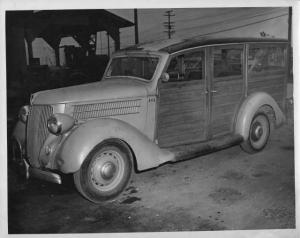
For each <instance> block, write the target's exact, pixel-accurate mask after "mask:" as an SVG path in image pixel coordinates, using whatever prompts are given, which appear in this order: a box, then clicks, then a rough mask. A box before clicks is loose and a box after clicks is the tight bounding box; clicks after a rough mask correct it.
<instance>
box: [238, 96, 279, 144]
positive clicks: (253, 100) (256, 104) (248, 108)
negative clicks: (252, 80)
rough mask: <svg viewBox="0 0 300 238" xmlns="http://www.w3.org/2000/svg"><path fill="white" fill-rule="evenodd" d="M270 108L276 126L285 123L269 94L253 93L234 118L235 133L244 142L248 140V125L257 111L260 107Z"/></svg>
mask: <svg viewBox="0 0 300 238" xmlns="http://www.w3.org/2000/svg"><path fill="white" fill-rule="evenodd" d="M265 105H267V106H270V107H271V108H272V109H273V111H274V113H275V119H276V122H275V124H276V126H279V125H281V124H282V123H283V122H284V121H285V116H284V114H283V113H282V111H281V109H280V108H279V106H278V104H277V103H276V101H275V100H274V98H272V97H271V96H270V95H269V94H267V93H265V92H257V93H253V94H251V95H250V96H248V97H247V98H246V100H245V101H244V102H243V103H242V105H241V107H240V109H239V112H238V114H237V117H236V124H235V133H236V134H239V135H241V136H242V137H243V138H244V140H247V139H248V136H249V130H250V125H251V122H252V119H253V117H254V115H255V113H256V112H257V110H258V109H259V108H260V107H262V106H265Z"/></svg>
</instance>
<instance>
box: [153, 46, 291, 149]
mask: <svg viewBox="0 0 300 238" xmlns="http://www.w3.org/2000/svg"><path fill="white" fill-rule="evenodd" d="M269 45H270V44H256V43H245V44H234V45H233V44H231V45H223V46H218V45H215V46H208V47H206V48H205V67H204V68H205V79H202V80H192V81H181V82H167V83H162V82H160V83H159V100H158V103H159V105H158V110H157V113H158V114H157V131H156V137H157V138H158V142H159V146H160V147H164V148H165V147H172V146H175V145H182V144H188V143H196V142H201V141H205V140H212V139H215V138H217V137H219V136H224V135H230V134H234V128H235V127H234V125H235V120H236V115H237V112H238V110H239V109H240V106H241V105H242V103H243V101H244V100H245V98H246V97H247V96H249V95H250V94H252V93H254V92H265V93H268V94H269V95H270V96H271V97H273V98H274V99H275V101H276V102H277V104H278V105H279V106H280V108H281V110H284V102H285V94H286V92H285V90H286V80H287V59H285V60H284V61H285V63H284V64H285V65H286V67H284V66H283V64H282V66H281V68H280V67H277V68H276V67H273V68H272V69H268V70H265V69H264V70H262V71H261V72H257V70H256V71H255V72H251V71H250V70H249V69H250V66H251V64H253V63H254V61H253V59H251V62H250V60H249V50H250V49H251V47H258V48H259V47H262V48H264V47H269ZM271 46H272V47H274V46H275V47H277V46H278V47H279V48H282V49H285V47H286V46H284V45H283V44H282V43H280V44H275V43H274V44H272V45H271ZM202 49H203V48H202ZM215 49H216V50H218V49H225V50H226V49H235V50H240V51H241V63H240V64H241V74H240V75H239V74H236V75H231V76H226V75H225V76H223V75H221V76H219V75H218V74H215V72H214V66H215V65H217V64H214V50H215ZM195 50H199V49H195ZM191 51H192V50H188V52H191ZM180 53H181V54H182V53H184V52H180ZM178 54H179V53H176V54H174V56H176V55H178ZM217 57H219V58H216V59H217V60H219V61H220V56H217ZM285 57H286V55H285ZM171 58H172V57H171ZM234 60H235V61H234V62H237V61H236V59H234ZM254 60H255V59H254ZM237 63H238V62H237ZM217 66H218V65H217ZM236 66H237V64H233V68H235V69H236ZM219 70H220V68H219ZM248 71H249V72H248ZM235 73H236V72H235ZM203 75H204V74H203Z"/></svg>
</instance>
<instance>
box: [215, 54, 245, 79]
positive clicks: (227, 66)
mask: <svg viewBox="0 0 300 238" xmlns="http://www.w3.org/2000/svg"><path fill="white" fill-rule="evenodd" d="M242 54H243V50H242V49H235V48H232V49H230V48H224V49H222V48H215V49H214V50H213V61H214V78H219V77H227V76H236V75H242Z"/></svg>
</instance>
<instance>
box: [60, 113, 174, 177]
mask: <svg viewBox="0 0 300 238" xmlns="http://www.w3.org/2000/svg"><path fill="white" fill-rule="evenodd" d="M110 138H117V139H120V140H123V141H124V142H126V143H127V144H128V145H129V147H130V148H131V149H132V150H133V153H134V155H135V158H136V162H137V169H138V170H145V169H149V168H153V167H157V166H159V165H160V164H162V163H165V162H167V161H170V160H172V159H173V158H174V155H173V154H172V153H171V152H169V151H167V150H163V149H160V148H159V147H158V146H157V145H156V144H155V143H153V142H152V141H151V140H150V139H149V138H148V137H146V136H145V135H144V134H142V133H141V132H140V131H139V130H138V129H136V128H135V127H133V126H131V125H129V124H128V123H126V122H124V121H121V120H118V119H110V118H105V119H95V120H90V121H87V122H85V123H84V124H82V125H80V126H78V127H77V128H75V129H74V130H73V131H72V132H71V133H70V135H69V136H68V137H67V138H66V139H65V140H64V142H63V143H62V145H61V147H60V149H59V152H58V154H57V156H56V163H57V167H58V169H59V170H60V171H61V172H63V173H74V172H76V171H77V170H79V169H80V166H81V164H82V163H83V161H84V160H85V158H86V157H87V156H88V154H89V153H90V151H91V150H92V149H93V148H94V147H95V146H96V145H97V144H99V143H100V142H102V141H104V140H106V139H110Z"/></svg>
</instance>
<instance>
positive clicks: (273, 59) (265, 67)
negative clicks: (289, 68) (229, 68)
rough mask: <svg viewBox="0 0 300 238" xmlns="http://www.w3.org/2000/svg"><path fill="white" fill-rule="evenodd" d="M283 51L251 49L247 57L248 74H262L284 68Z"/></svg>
mask: <svg viewBox="0 0 300 238" xmlns="http://www.w3.org/2000/svg"><path fill="white" fill-rule="evenodd" d="M284 51H285V49H284V48H282V47H275V46H274V47H273V46H262V47H251V48H250V49H249V56H248V72H249V73H251V72H256V73H259V72H264V71H270V70H276V69H283V68H284V67H285V52H284Z"/></svg>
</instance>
